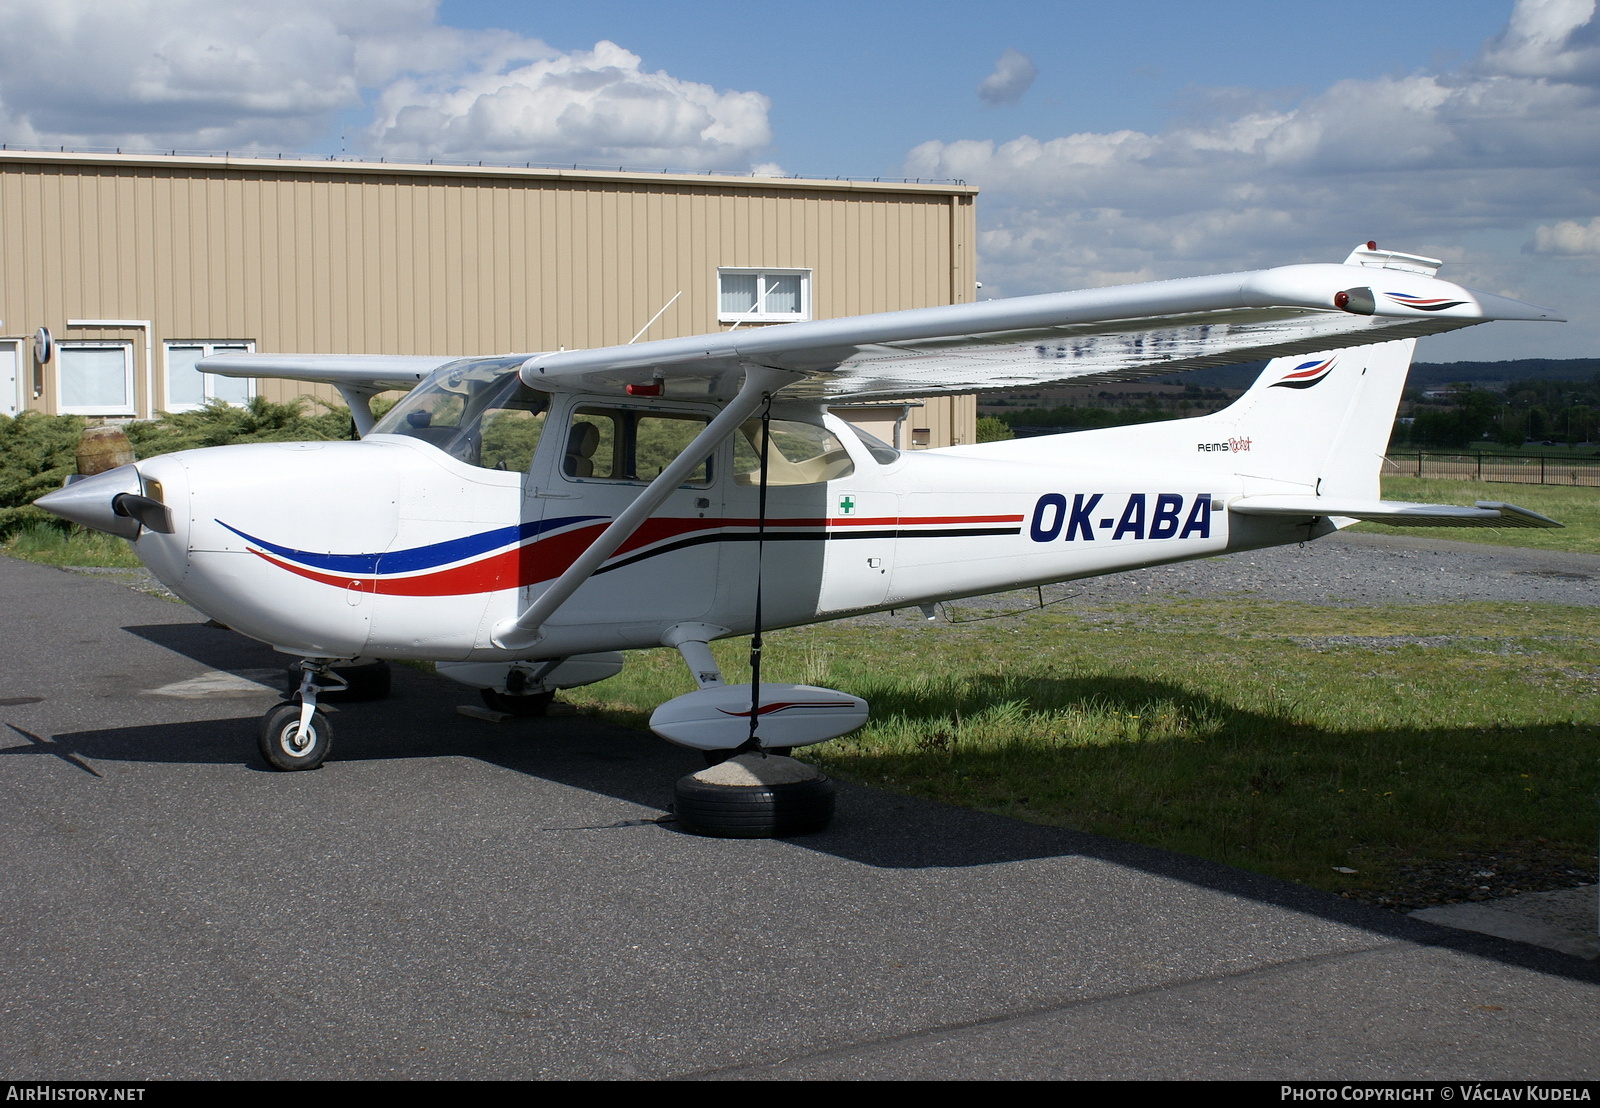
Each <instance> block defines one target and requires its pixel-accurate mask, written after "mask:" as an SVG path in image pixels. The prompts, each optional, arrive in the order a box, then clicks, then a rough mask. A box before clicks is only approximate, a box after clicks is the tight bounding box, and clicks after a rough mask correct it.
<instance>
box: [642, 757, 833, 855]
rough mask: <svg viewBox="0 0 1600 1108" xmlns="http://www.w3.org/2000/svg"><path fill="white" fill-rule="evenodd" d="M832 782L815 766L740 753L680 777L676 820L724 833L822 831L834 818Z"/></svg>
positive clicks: (688, 827)
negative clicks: (735, 756)
mask: <svg viewBox="0 0 1600 1108" xmlns="http://www.w3.org/2000/svg"><path fill="white" fill-rule="evenodd" d="M833 804H834V788H833V782H832V781H830V780H829V779H828V778H827V777H826V776H824V775H823V774H822V773H821V772H820V771H819V770H817V769H816V768H815V767H813V766H808V765H806V764H805V763H804V762H797V761H795V760H794V759H793V758H785V757H781V756H778V755H771V754H741V755H739V756H738V757H737V758H730V759H728V760H727V761H725V762H720V763H718V764H717V765H714V766H707V767H706V768H705V769H703V770H701V771H700V772H698V773H691V774H689V775H687V776H686V777H682V778H680V779H679V780H678V783H677V785H676V787H675V788H674V790H673V811H674V812H675V813H676V815H677V817H678V826H679V827H681V828H682V829H683V830H685V831H688V832H690V833H691V834H695V835H710V836H714V837H716V838H723V839H773V838H782V837H785V836H788V835H806V834H810V833H811V832H813V831H821V830H822V829H823V828H825V827H827V826H828V824H829V823H830V822H831V821H832V819H833Z"/></svg>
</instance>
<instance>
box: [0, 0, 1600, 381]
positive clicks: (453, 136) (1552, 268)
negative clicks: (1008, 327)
mask: <svg viewBox="0 0 1600 1108" xmlns="http://www.w3.org/2000/svg"><path fill="white" fill-rule="evenodd" d="M0 33H3V34H4V36H5V41H7V42H8V43H9V44H11V47H10V49H9V50H8V64H7V66H6V67H5V68H4V69H0V140H4V141H9V142H14V143H18V144H30V143H31V144H35V145H41V146H55V145H66V146H68V147H77V148H93V147H111V146H120V147H122V148H124V149H140V148H144V149H162V148H166V149H171V148H174V147H176V148H179V149H186V150H217V151H220V150H224V149H227V150H233V151H241V152H246V151H259V152H278V151H288V152H295V151H302V152H309V153H335V152H338V151H340V150H345V151H347V152H348V153H349V154H351V155H353V156H365V157H374V158H375V157H378V156H383V157H387V158H390V159H391V160H394V159H422V160H426V159H427V158H440V159H443V160H459V161H476V160H478V159H480V158H481V159H483V160H485V161H488V162H495V161H500V162H507V163H509V162H517V163H520V162H523V161H533V162H536V163H537V162H580V163H584V164H593V165H602V164H612V165H626V166H627V167H629V168H634V169H663V168H674V169H696V170H717V171H724V172H734V173H749V172H757V173H765V174H777V173H791V174H792V173H800V174H804V175H808V176H833V175H845V176H867V177H871V176H880V175H882V176H902V175H905V176H932V177H959V178H961V179H964V180H967V181H968V182H970V183H974V184H977V185H978V186H979V187H980V188H981V189H982V194H981V196H980V199H979V209H978V210H979V232H980V240H979V264H980V276H981V278H982V279H983V281H984V285H985V289H984V294H985V295H1003V296H1005V295H1020V294H1026V293H1032V292H1041V291H1049V290H1054V289H1067V288H1081V287H1090V286H1098V285H1107V284H1117V283H1123V282H1128V281H1140V280H1156V279H1161V278H1166V277H1178V276H1186V275H1191V274H1198V273H1215V272H1227V271H1231V270H1239V269H1253V268H1260V267H1264V266H1270V265H1279V264H1286V263H1292V262H1301V261H1331V260H1339V259H1341V258H1342V257H1343V256H1344V254H1345V252H1346V251H1347V250H1348V249H1349V248H1350V246H1351V245H1353V244H1354V243H1356V242H1358V241H1362V240H1365V239H1369V238H1374V239H1377V240H1378V241H1379V242H1380V244H1382V245H1384V246H1390V247H1394V248H1398V249H1402V250H1411V251H1414V252H1417V253H1424V254H1433V255H1435V256H1438V257H1442V258H1444V259H1445V260H1446V262H1447V265H1446V268H1445V270H1444V271H1443V273H1442V276H1445V277H1448V278H1451V279H1454V280H1457V281H1460V282H1461V283H1463V284H1466V285H1469V286H1472V287H1477V288H1483V289H1487V290H1489V291H1493V292H1498V293H1502V294H1505V295H1511V296H1516V297H1519V298H1521V299H1526V300H1531V301H1533V302H1535V303H1541V304H1547V305H1550V306H1552V307H1556V308H1559V309H1561V310H1563V311H1564V312H1566V313H1567V314H1568V315H1569V316H1570V317H1571V318H1572V321H1573V322H1571V323H1569V324H1566V325H1539V326H1534V325H1514V324H1500V325H1491V326H1489V327H1483V328H1474V329H1471V330H1468V331H1465V332H1459V333H1456V334H1452V335H1446V336H1440V337H1437V338H1431V339H1426V340H1423V345H1422V347H1421V349H1420V350H1419V357H1421V358H1422V359H1424V360H1436V361H1437V360H1451V359H1456V358H1485V359H1502V358H1515V357H1576V356H1596V355H1600V296H1597V292H1600V172H1597V170H1600V20H1597V19H1596V17H1595V0H1455V2H1452V3H1446V2H1443V0H1410V2H1408V3H1405V4H1395V3H1393V2H1392V0H1390V2H1387V3H1375V2H1371V0H1340V2H1338V3H1318V4H1305V3H1301V4H1283V3H1263V2H1259V0H1214V2H1212V3H1209V4H1204V5H1198V4H1176V3H1155V2H1151V0H1124V2H1122V3H1118V4H1105V3H1093V4H1090V3H1038V2H1034V3H1014V2H1011V0H991V2H989V3H983V4H977V3H965V4H955V3H946V2H926V0H924V2H919V3H901V2H882V3H872V4H859V3H857V4H846V3H838V2H834V0H813V2H811V3H808V4H805V5H790V6H785V5H782V4H777V5H774V4H765V5H756V4H750V3H748V2H730V0H698V2H678V3H671V4H664V3H642V2H636V0H589V2H587V3H584V4H570V3H568V4H561V5H557V4H548V3H517V2H504V0H502V2H497V3H487V2H481V0H275V3H273V4H271V5H255V6H251V5H245V4H241V3H238V2H234V0H228V2H224V0H9V2H8V3H7V4H5V5H3V6H0ZM64 59H65V60H67V61H64Z"/></svg>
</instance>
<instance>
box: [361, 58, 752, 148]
mask: <svg viewBox="0 0 1600 1108" xmlns="http://www.w3.org/2000/svg"><path fill="white" fill-rule="evenodd" d="M768 106H769V104H768V101H767V98H766V97H765V96H762V95H761V94H760V93H757V92H718V91H717V90H716V89H714V88H712V87H711V86H710V85H702V84H696V83H694V82H692V81H682V80H679V79H677V78H675V77H672V76H669V75H668V74H666V73H659V72H657V73H648V72H645V71H644V70H643V69H641V68H640V58H639V57H638V55H636V54H632V53H630V52H628V51H627V50H624V49H623V48H622V47H620V46H617V45H616V44H615V43H611V42H600V43H597V44H596V45H595V47H594V49H593V50H589V51H575V52H573V53H571V54H558V55H556V56H554V57H549V58H543V59H540V60H538V61H534V62H531V63H529V64H526V65H521V66H517V67H514V68H511V69H509V70H502V69H501V68H500V67H498V66H495V65H485V66H481V67H479V68H478V69H476V70H475V71H474V72H471V73H469V74H466V75H459V74H449V75H446V76H443V77H441V76H427V77H420V78H405V79H402V80H399V81H397V82H395V83H394V84H392V85H390V86H389V87H388V88H387V89H385V90H384V92H383V95H382V96H381V97H380V98H379V101H378V113H377V115H378V118H377V120H376V122H375V123H374V124H373V127H372V130H371V132H370V134H371V148H372V149H373V151H374V152H377V153H382V154H385V155H387V156H392V157H396V158H408V157H410V158H417V157H423V156H428V155H434V156H441V157H444V158H467V157H483V158H493V159H497V160H506V159H514V160H531V161H579V162H596V161H600V162H609V161H616V162H618V163H619V164H630V165H632V166H635V167H639V166H646V167H647V166H654V165H660V166H663V167H665V166H669V165H672V166H682V167H684V168H692V169H702V168H711V167H727V166H732V165H738V164H741V163H748V161H749V158H750V156H751V155H752V154H754V153H755V152H756V151H758V150H760V149H761V148H762V147H764V146H766V145H767V143H768V142H770V141H771V132H770V130H769V129H768V126H767V108H768Z"/></svg>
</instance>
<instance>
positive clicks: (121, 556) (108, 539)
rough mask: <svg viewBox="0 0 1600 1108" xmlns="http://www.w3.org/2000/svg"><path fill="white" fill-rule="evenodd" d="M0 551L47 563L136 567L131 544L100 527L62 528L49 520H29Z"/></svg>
mask: <svg viewBox="0 0 1600 1108" xmlns="http://www.w3.org/2000/svg"><path fill="white" fill-rule="evenodd" d="M0 553H5V554H8V555H10V556H11V557H13V558H22V559H24V560H25V561H29V562H39V563H42V564H43V565H47V566H104V567H110V568H115V569H138V568H139V565H140V562H139V559H138V556H137V555H135V554H134V552H133V547H132V546H130V545H128V543H127V542H125V541H123V540H122V539H119V538H116V537H115V536H112V535H107V534H104V533H103V532H100V531H89V530H85V529H84V528H82V527H74V528H72V529H71V530H70V531H64V530H62V529H61V528H60V527H57V526H55V525H53V524H49V523H30V524H27V525H26V526H24V527H23V528H22V530H20V531H18V532H17V533H16V534H14V535H12V536H11V537H10V538H9V539H7V540H6V541H5V544H4V545H3V546H0Z"/></svg>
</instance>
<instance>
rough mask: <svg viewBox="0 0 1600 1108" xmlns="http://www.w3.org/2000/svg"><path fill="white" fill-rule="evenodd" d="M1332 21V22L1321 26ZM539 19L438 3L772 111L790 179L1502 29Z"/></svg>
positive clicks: (894, 168)
mask: <svg viewBox="0 0 1600 1108" xmlns="http://www.w3.org/2000/svg"><path fill="white" fill-rule="evenodd" d="M1333 9H1337V14H1334V13H1333ZM782 10H783V9H782V7H781V6H780V7H779V8H776V9H774V8H770V7H768V6H766V5H752V4H749V3H743V2H732V0H727V2H724V0H716V2H688V3H683V2H679V3H671V4H649V3H637V2H631V0H590V2H586V3H583V4H559V5H558V4H542V3H516V2H511V3H503V2H487V3H486V2H476V0H445V2H444V3H442V4H440V6H439V18H440V21H441V22H444V23H448V24H450V25H453V26H459V27H471V28H475V29H488V28H494V27H504V28H508V29H511V30H514V31H518V32H521V33H522V34H524V35H527V36H530V37H533V38H539V39H542V40H543V41H544V42H546V43H548V44H550V45H551V46H554V47H556V48H557V49H560V50H578V49H587V48H589V47H591V46H593V45H594V44H595V43H596V42H597V41H599V40H601V39H609V40H610V41H612V42H615V43H617V44H618V45H620V46H623V47H625V48H626V49H628V50H631V51H632V52H633V53H635V54H638V55H640V56H641V57H642V58H643V59H644V65H645V68H647V69H662V70H665V71H667V72H668V73H671V74H672V75H673V76H675V77H679V78H682V79H684V80H689V81H699V82H704V83H706V84H710V85H713V86H715V87H717V88H734V89H741V90H742V89H753V90H755V91H758V92H762V93H764V94H766V95H767V96H768V97H769V98H770V99H771V100H772V109H771V112H770V118H771V120H772V129H773V142H772V145H771V147H770V157H771V159H772V160H773V161H776V162H777V163H778V164H780V165H782V166H783V167H784V168H785V169H787V170H789V172H791V173H802V174H806V175H816V176H832V175H834V174H844V175H847V176H863V175H864V176H874V175H878V174H887V173H898V172H899V170H900V167H901V163H902V161H903V159H904V156H905V152H906V151H907V150H909V149H911V148H912V147H913V146H916V145H917V144H918V143H921V142H924V141H926V140H928V139H943V140H947V141H948V140H951V139H964V138H989V139H994V140H996V141H1004V140H1005V139H1009V138H1015V137H1016V136H1018V135H1021V134H1031V135H1035V136H1037V137H1048V136H1053V135H1058V134H1068V133H1072V132H1076V131H1116V130H1120V129H1123V128H1132V129H1134V130H1140V131H1159V130H1161V129H1162V128H1163V126H1164V125H1165V124H1166V123H1167V122H1169V121H1170V120H1172V119H1174V118H1180V117H1182V116H1185V115H1187V114H1190V113H1193V112H1195V111H1200V110H1204V109H1205V107H1206V98H1205V97H1204V95H1203V93H1202V90H1204V89H1215V88H1230V87H1241V86H1242V87H1246V88H1249V89H1251V90H1255V91H1265V92H1269V93H1270V92H1274V91H1276V92H1278V93H1279V94H1280V96H1288V97H1289V98H1291V99H1292V98H1294V96H1295V94H1296V93H1298V94H1304V93H1305V92H1307V91H1310V90H1314V89H1320V88H1324V87H1326V86H1328V85H1330V84H1333V83H1334V82H1335V81H1339V80H1343V79H1347V78H1368V79H1370V78H1373V77H1378V76H1381V75H1384V74H1388V73H1407V72H1411V71H1413V70H1416V69H1426V68H1430V67H1433V66H1436V65H1439V64H1448V63H1452V62H1455V63H1459V62H1460V61H1462V60H1464V59H1466V58H1470V57H1471V56H1472V55H1473V54H1474V53H1476V51H1477V49H1478V47H1479V46H1480V45H1481V44H1482V42H1483V41H1484V40H1485V39H1487V38H1488V37H1489V36H1491V35H1492V34H1494V33H1495V32H1496V31H1498V30H1499V29H1500V28H1501V27H1503V26H1504V25H1505V22H1506V16H1507V14H1508V13H1509V11H1510V4H1509V3H1506V2H1504V0H1478V2H1473V0H1458V2H1454V3H1449V2H1444V0H1410V2H1408V3H1405V4H1396V3H1393V2H1392V0H1390V2H1385V3H1375V2H1372V0H1348V2H1347V0H1340V2H1339V3H1337V4H1320V3H1319V4H1310V3H1294V4H1285V3H1281V2H1279V3H1265V2H1244V0H1234V2H1221V3H1208V4H1180V3H1173V2H1170V0H1167V2H1155V0H1123V2H1121V3H1117V4H1106V3H1103V2H1096V3H1038V2H1035V3H1015V2H1007V0H1001V2H987V3H981V4H980V3H947V2H917V3H900V2H895V3H888V2H879V3H867V4H861V3H842V2H835V0H813V2H809V3H806V4H804V5H795V6H794V7H793V8H792V9H790V10H791V11H792V12H793V13H794V15H793V17H791V18H786V17H785V16H784V15H783V14H782ZM1007 48H1012V49H1017V50H1020V51H1022V52H1024V53H1026V54H1028V55H1029V56H1030V57H1031V58H1032V59H1033V61H1034V63H1035V65H1036V66H1037V67H1038V69H1039V76H1038V78H1037V79H1036V80H1035V82H1034V84H1033V86H1032V87H1031V88H1030V89H1029V90H1028V92H1027V93H1026V94H1025V95H1024V96H1023V97H1022V99H1021V100H1020V101H1019V102H1018V103H1017V104H1015V105H1013V106H1008V107H1004V108H987V107H984V106H983V105H982V104H981V103H980V101H979V100H978V97H977V95H976V93H975V89H976V88H977V86H978V84H979V82H980V81H982V80H983V78H984V77H985V76H987V75H988V73H989V72H990V71H991V70H992V69H993V67H994V64H995V60H996V59H997V58H998V57H999V56H1000V54H1001V53H1002V52H1003V51H1004V50H1006V49H1007Z"/></svg>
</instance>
